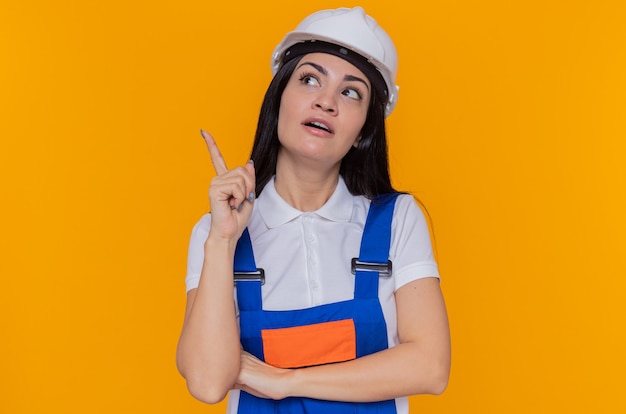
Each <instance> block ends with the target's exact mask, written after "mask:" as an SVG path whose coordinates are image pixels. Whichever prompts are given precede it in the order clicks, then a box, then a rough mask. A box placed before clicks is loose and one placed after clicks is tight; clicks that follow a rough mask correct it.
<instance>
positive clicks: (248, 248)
mask: <svg viewBox="0 0 626 414" xmlns="http://www.w3.org/2000/svg"><path fill="white" fill-rule="evenodd" d="M234 271H235V283H236V286H237V304H238V306H239V309H240V310H260V309H261V308H262V301H261V284H262V283H263V271H262V269H257V267H256V263H255V261H254V252H253V251H252V242H251V241H250V233H248V228H246V229H244V231H243V233H242V235H241V237H240V238H239V240H238V241H237V247H236V248H235V262H234Z"/></svg>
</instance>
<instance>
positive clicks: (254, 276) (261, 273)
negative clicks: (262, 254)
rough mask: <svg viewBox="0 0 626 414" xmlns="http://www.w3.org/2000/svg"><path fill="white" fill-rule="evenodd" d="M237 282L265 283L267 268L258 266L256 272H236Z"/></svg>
mask: <svg viewBox="0 0 626 414" xmlns="http://www.w3.org/2000/svg"><path fill="white" fill-rule="evenodd" d="M235 282H261V285H264V284H265V270H263V269H261V268H258V269H257V270H256V272H235Z"/></svg>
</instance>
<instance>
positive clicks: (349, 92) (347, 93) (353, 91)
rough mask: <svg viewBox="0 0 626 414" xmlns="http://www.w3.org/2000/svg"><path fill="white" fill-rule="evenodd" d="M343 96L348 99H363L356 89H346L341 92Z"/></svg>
mask: <svg viewBox="0 0 626 414" xmlns="http://www.w3.org/2000/svg"><path fill="white" fill-rule="evenodd" d="M341 94H342V95H344V96H347V97H348V98H352V99H357V100H359V101H360V100H361V99H363V97H362V96H361V92H359V90H358V89H354V88H346V89H344V90H343V91H342V92H341Z"/></svg>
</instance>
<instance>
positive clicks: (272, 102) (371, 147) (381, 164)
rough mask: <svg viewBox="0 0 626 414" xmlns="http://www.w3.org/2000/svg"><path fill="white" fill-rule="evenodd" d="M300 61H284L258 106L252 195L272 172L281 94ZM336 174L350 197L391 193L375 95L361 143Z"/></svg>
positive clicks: (382, 111) (381, 114) (382, 110)
mask: <svg viewBox="0 0 626 414" xmlns="http://www.w3.org/2000/svg"><path fill="white" fill-rule="evenodd" d="M299 61H300V59H298V58H296V59H292V60H290V61H288V62H286V63H285V64H284V65H283V66H281V68H280V69H278V72H277V73H276V75H275V76H274V78H273V79H272V82H271V83H270V86H269V87H268V88H267V92H266V93H265V98H264V99H263V103H262V105H261V111H260V114H259V121H258V124H257V130H256V135H255V137H254V144H253V146H252V153H251V155H250V158H251V159H252V160H254V166H255V169H256V193H257V196H258V195H259V194H261V191H263V188H264V187H265V185H266V184H267V183H268V181H269V180H270V179H271V178H272V176H273V175H274V174H275V173H276V160H277V158H278V150H279V148H280V142H279V140H278V113H279V110H280V101H281V98H282V94H283V91H284V90H285V88H286V87H287V83H288V82H289V79H290V78H291V75H292V73H293V71H294V70H295V68H296V65H297V64H298V62H299ZM339 173H340V174H341V175H342V176H343V179H344V181H345V183H346V186H347V187H348V190H349V191H350V193H352V194H353V195H362V196H365V197H368V198H370V199H371V198H373V197H375V196H377V195H379V194H387V193H392V192H395V190H394V188H393V186H392V185H391V179H390V177H389V161H388V158H387V134H386V131H385V105H384V103H383V102H381V99H380V98H379V97H378V95H377V94H376V93H372V94H371V98H370V104H369V109H368V111H367V119H366V120H365V124H364V125H363V129H362V130H361V140H360V141H359V143H358V145H357V147H352V148H351V149H350V151H348V153H347V154H346V155H345V156H344V158H343V160H342V161H341V167H340V170H339Z"/></svg>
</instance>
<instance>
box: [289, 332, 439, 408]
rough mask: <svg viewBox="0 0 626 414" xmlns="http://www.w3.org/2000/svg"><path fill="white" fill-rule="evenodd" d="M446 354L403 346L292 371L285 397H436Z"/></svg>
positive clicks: (357, 398)
mask: <svg viewBox="0 0 626 414" xmlns="http://www.w3.org/2000/svg"><path fill="white" fill-rule="evenodd" d="M446 355H447V354H446V352H445V351H444V352H439V353H438V355H433V354H432V352H428V351H427V350H424V349H422V348H421V347H420V344H418V343H404V344H400V345H398V346H396V347H394V348H390V349H387V350H384V351H381V352H378V353H375V354H372V355H368V356H365V357H362V358H358V359H356V360H352V361H348V362H343V363H338V364H329V365H322V366H317V367H310V368H303V369H296V370H293V371H291V372H290V374H288V375H287V376H286V380H285V381H284V386H285V387H286V390H285V391H286V394H287V396H303V397H309V398H317V399H324V400H334V401H353V402H368V401H381V400H387V399H392V398H397V397H402V396H408V395H414V394H439V393H441V392H443V390H444V389H445V387H446V385H447V381H448V374H449V357H447V356H446Z"/></svg>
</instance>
